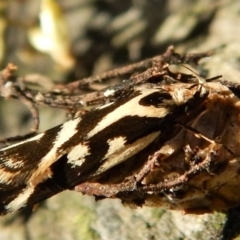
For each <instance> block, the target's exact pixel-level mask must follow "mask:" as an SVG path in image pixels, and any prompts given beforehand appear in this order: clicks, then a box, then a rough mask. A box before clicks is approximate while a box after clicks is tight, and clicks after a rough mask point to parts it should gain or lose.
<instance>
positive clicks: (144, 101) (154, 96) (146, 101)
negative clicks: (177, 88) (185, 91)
mask: <svg viewBox="0 0 240 240" xmlns="http://www.w3.org/2000/svg"><path fill="white" fill-rule="evenodd" d="M171 99H172V96H171V95H170V94H169V93H167V92H153V93H151V94H149V95H147V96H146V97H143V98H141V99H140V101H139V104H140V105H142V106H155V107H159V106H160V105H161V104H163V103H164V101H165V100H171Z"/></svg>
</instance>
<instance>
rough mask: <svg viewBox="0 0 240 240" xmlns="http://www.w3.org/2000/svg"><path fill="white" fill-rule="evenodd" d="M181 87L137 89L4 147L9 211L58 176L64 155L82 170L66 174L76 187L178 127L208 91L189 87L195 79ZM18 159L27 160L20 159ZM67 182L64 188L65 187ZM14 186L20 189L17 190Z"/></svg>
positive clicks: (2, 156)
mask: <svg viewBox="0 0 240 240" xmlns="http://www.w3.org/2000/svg"><path fill="white" fill-rule="evenodd" d="M176 87H177V86H176ZM176 87H173V86H171V85H169V86H168V87H167V88H166V89H163V88H154V89H142V90H141V91H139V90H136V91H135V93H134V94H132V95H131V96H129V97H128V98H122V99H120V100H118V101H116V102H115V103H113V104H107V105H106V106H103V107H100V108H99V109H96V110H94V111H92V112H89V113H87V114H85V115H83V116H82V118H77V119H73V120H70V121H68V122H66V123H64V124H62V125H60V126H57V127H55V128H53V129H50V130H48V131H46V132H45V133H42V134H40V135H37V136H35V137H33V138H30V139H28V140H25V141H24V142H20V143H18V144H15V145H13V146H9V147H7V148H5V149H1V150H0V161H1V162H0V169H1V172H0V174H1V175H0V179H1V189H2V191H3V192H5V193H7V192H8V191H9V192H11V194H12V195H11V196H9V197H8V198H7V200H6V198H5V199H1V205H3V206H5V211H6V212H7V211H13V210H17V209H19V208H21V207H24V206H26V205H27V204H28V199H30V198H31V196H32V195H34V196H35V195H37V194H38V192H35V191H38V190H39V188H38V185H39V184H41V183H43V182H45V181H47V179H50V178H52V179H53V180H54V176H55V175H56V174H57V173H55V172H54V170H53V169H52V168H51V166H52V165H53V164H54V163H55V162H57V161H58V159H60V158H61V157H62V156H64V155H66V156H67V157H66V160H65V163H64V164H63V166H62V167H63V168H64V167H65V166H66V167H67V166H69V167H67V168H66V169H67V170H66V171H71V169H74V171H75V172H74V173H76V172H78V174H70V173H69V172H67V175H66V176H64V177H65V178H66V181H67V182H68V188H73V187H74V186H75V185H76V184H80V183H82V182H84V181H86V180H89V179H91V177H94V176H96V175H99V174H103V173H104V172H105V171H106V170H109V169H110V168H112V167H113V166H116V165H118V164H120V163H122V162H124V161H126V160H127V159H129V158H130V157H132V156H133V155H135V154H137V153H138V152H140V151H142V150H143V149H144V148H146V147H147V146H148V145H149V144H151V143H152V142H153V141H155V139H157V138H161V134H162V132H164V131H165V128H172V127H174V125H175V124H176V121H177V119H178V118H180V117H181V116H182V115H184V114H186V107H188V108H192V107H194V104H196V105H197V104H201V102H203V101H204V100H205V98H206V97H207V94H206V91H205V92H204V91H202V89H200V90H199V89H197V88H193V89H191V90H189V89H188V87H191V85H189V84H188V85H184V86H181V87H180V85H179V88H178V87H177V88H176ZM189 110H190V109H189ZM98 149H99V150H98ZM18 161H20V162H21V164H19V165H17V162H18ZM15 166H18V169H17V171H16V169H15ZM9 174H10V175H9ZM65 185H66V184H65ZM65 185H64V187H62V189H61V188H59V189H58V191H61V190H64V188H65ZM14 189H18V191H16V193H14ZM19 189H22V191H19ZM36 189H38V190H36ZM58 191H57V192H58ZM57 192H54V191H53V192H52V193H50V195H48V196H47V197H50V196H52V195H54V194H56V193H57ZM39 194H41V193H40V192H39ZM42 198H43V197H41V196H39V198H37V199H41V200H42ZM37 199H36V200H35V201H36V202H31V204H35V203H37V201H38V200H37ZM3 212H4V211H3Z"/></svg>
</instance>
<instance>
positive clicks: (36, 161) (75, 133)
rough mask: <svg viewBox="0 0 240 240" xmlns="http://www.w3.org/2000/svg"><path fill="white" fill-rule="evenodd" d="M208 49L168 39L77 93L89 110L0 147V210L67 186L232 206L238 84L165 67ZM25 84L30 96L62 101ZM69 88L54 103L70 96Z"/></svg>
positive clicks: (150, 202) (147, 200) (148, 201)
mask: <svg viewBox="0 0 240 240" xmlns="http://www.w3.org/2000/svg"><path fill="white" fill-rule="evenodd" d="M207 55H208V54H195V55H194V54H193V55H179V54H176V53H175V52H174V51H173V49H172V48H171V49H169V50H168V51H167V52H166V53H165V54H163V55H161V56H160V57H156V58H153V59H152V63H153V66H147V67H146V70H145V71H142V72H140V73H138V74H134V75H133V76H132V77H131V78H129V80H125V81H124V82H122V83H120V84H119V85H116V86H113V87H109V88H107V89H103V90H101V91H100V92H97V93H92V94H90V95H85V96H84V95H83V96H80V97H79V98H78V99H77V100H76V96H75V100H74V101H75V105H79V107H87V108H88V109H89V108H90V109H93V110H92V111H90V112H87V113H82V114H81V116H80V117H77V118H74V119H72V120H69V121H67V122H65V123H64V124H62V125H60V126H57V127H55V128H52V129H49V130H47V131H46V132H44V133H40V134H38V135H35V136H33V137H30V138H26V139H24V140H23V141H20V142H17V143H14V144H11V145H9V146H7V147H4V148H2V149H1V150H0V213H1V214H5V213H7V212H11V211H16V210H18V209H20V208H23V207H26V206H33V205H34V204H37V203H38V202H40V201H42V200H44V199H47V198H49V197H51V196H53V195H55V194H57V193H59V192H61V191H64V190H68V189H70V190H76V191H80V192H82V193H84V194H89V195H94V196H95V197H96V198H97V199H102V198H119V199H121V200H122V202H123V203H124V204H127V205H129V206H134V207H135V206H160V207H165V208H169V209H179V210H185V211H186V212H193V213H196V212H207V211H212V210H219V211H220V210H226V209H228V208H230V207H233V206H236V205H238V204H239V202H240V201H239V200H240V194H238V193H237V191H236V190H237V186H238V183H239V179H238V169H239V160H238V157H239V151H240V150H239V149H240V148H239V139H240V138H239V135H238V128H239V127H238V126H239V124H240V122H239V121H240V120H239V114H240V109H239V105H240V100H239V98H238V87H237V86H235V85H234V84H232V83H229V82H224V81H222V80H221V78H220V77H216V78H213V79H209V80H204V79H200V78H199V77H197V76H195V75H191V74H189V75H188V74H184V73H181V72H177V73H175V72H172V71H170V69H169V64H182V63H191V62H197V61H198V60H199V59H200V58H201V57H203V56H207ZM140 65H141V64H140ZM112 75H114V74H109V76H112ZM115 75H116V74H115ZM120 75H121V74H120ZM3 82H4V84H5V85H4V86H6V82H8V81H7V80H5V81H3ZM76 85H77V84H75V86H76ZM80 85H81V84H79V86H80ZM66 89H67V91H69V89H71V87H69V86H68V87H66ZM25 91H26V92H27V91H29V92H28V96H31V97H32V99H31V100H32V102H33V104H36V103H38V104H39V103H43V104H47V103H49V105H51V106H56V105H58V107H59V105H60V104H59V103H58V100H59V97H58V98H54V97H53V96H54V95H51V93H49V94H48V95H46V94H45V95H44V94H42V95H41V97H39V93H34V91H30V90H29V89H25ZM70 92H71V91H70ZM30 93H31V94H30ZM70 94H71V93H69V96H68V97H67V98H66V97H65V99H64V98H62V99H61V104H63V103H64V104H65V105H66V106H73V105H74V101H73V99H71V96H70ZM36 96H37V97H36ZM65 96H66V95H65ZM51 97H52V98H51ZM60 97H61V96H60ZM47 98H48V100H46V99H47ZM49 99H51V101H49ZM64 101H65V102H64ZM71 101H72V102H71ZM59 102H60V101H59ZM75 107H76V106H75Z"/></svg>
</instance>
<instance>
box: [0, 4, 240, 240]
mask: <svg viewBox="0 0 240 240" xmlns="http://www.w3.org/2000/svg"><path fill="white" fill-rule="evenodd" d="M39 2H40V1H37V0H31V1H30V0H29V1H6V2H4V1H3V2H0V8H1V12H2V13H4V14H1V16H0V37H1V39H0V65H1V68H3V67H4V66H5V65H6V63H8V62H13V63H15V64H16V65H17V66H18V68H19V72H20V74H21V75H22V74H27V76H28V77H29V73H34V74H36V73H38V74H41V75H43V76H45V77H47V78H50V79H53V80H57V81H60V82H62V83H63V82H67V81H72V80H75V79H80V78H82V77H85V76H89V75H93V74H94V73H99V72H102V71H104V70H106V69H111V68H113V67H115V66H118V65H124V64H127V63H129V62H133V61H138V60H141V59H144V58H146V57H149V56H153V55H157V54H159V53H161V52H164V51H165V49H166V46H169V45H171V44H174V46H175V48H176V51H178V52H185V51H188V52H200V51H208V50H215V54H214V55H213V56H212V57H211V58H208V59H206V60H204V61H202V64H200V72H201V73H202V74H204V75H205V76H206V77H213V76H216V75H223V76H224V78H225V79H228V80H231V81H239V77H240V71H239V64H240V62H239V59H240V35H239V34H238V26H239V24H240V16H239V10H240V4H239V1H236V0H232V1H230V0H228V1H227V0H221V1H210V0H205V1H194V2H193V1H184V0H178V1H175V0H172V1H156V0H136V1H129V0H124V1H107V0H103V1H94V0H92V1H89V0H81V1H79V0H71V1H64V0H61V1H60V0H59V1H57V2H58V6H60V9H59V10H61V12H60V13H62V16H61V15H59V14H60V13H59V12H58V14H57V16H58V18H57V20H55V21H62V20H64V23H66V24H67V30H68V34H67V37H68V39H67V37H66V36H65V35H64V34H63V36H55V35H54V36H52V38H55V44H54V45H55V46H56V48H55V50H54V51H52V52H48V53H47V54H46V53H40V52H38V51H36V50H35V49H34V47H33V45H32V44H31V41H30V40H29V39H30V37H31V36H32V34H33V30H34V29H33V27H34V24H35V22H36V20H37V17H38V13H39V9H40V7H39ZM52 9H54V11H55V12H56V11H57V9H56V8H55V7H52ZM57 46H59V48H57ZM58 60H61V61H58ZM72 62H74V65H72V67H71V68H70V67H69V66H71V63H72ZM66 69H67V70H66ZM30 77H31V78H32V76H30ZM0 116H1V118H0V136H1V138H3V137H6V136H14V135H16V134H23V133H27V132H28V131H29V129H30V128H31V126H32V121H31V115H30V114H29V112H28V111H27V110H26V108H25V107H24V106H22V105H21V104H20V103H18V102H16V101H14V100H11V101H8V102H3V101H1V102H0ZM65 119H66V118H65V113H64V112H62V111H60V110H53V109H48V108H43V109H42V111H41V119H40V123H41V130H45V129H48V128H50V127H52V126H55V125H57V124H59V123H61V122H63V121H64V120H65ZM239 213H240V210H239V209H232V210H230V211H228V212H227V213H214V214H205V215H183V214H182V213H181V212H175V211H166V210H164V209H158V208H142V209H129V208H126V207H123V206H122V205H121V203H120V202H119V201H117V200H103V201H100V202H95V201H94V199H93V198H91V197H87V196H81V195H80V194H79V193H75V192H64V193H62V194H59V195H57V196H55V197H53V198H51V199H50V200H48V201H46V202H44V203H43V204H41V205H40V206H39V207H38V208H37V210H36V211H35V212H34V213H32V212H31V210H28V211H24V212H19V213H17V214H16V213H15V214H12V215H8V216H6V217H2V218H1V219H0V239H18V240H19V239H33V240H34V239H60V240H61V239H64V240H65V239H69V240H72V239H104V240H108V239H173V240H175V239H193V240H194V239H226V240H228V239H238V238H239V234H240V224H239V216H240V214H239Z"/></svg>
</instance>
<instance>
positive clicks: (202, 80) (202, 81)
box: [181, 64, 206, 85]
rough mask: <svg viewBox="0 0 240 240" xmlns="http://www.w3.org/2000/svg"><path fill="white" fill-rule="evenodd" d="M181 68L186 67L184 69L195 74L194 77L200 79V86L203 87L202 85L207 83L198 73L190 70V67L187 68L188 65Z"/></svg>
mask: <svg viewBox="0 0 240 240" xmlns="http://www.w3.org/2000/svg"><path fill="white" fill-rule="evenodd" d="M181 66H182V67H184V68H186V69H187V70H189V71H190V72H191V73H193V75H194V76H195V77H196V78H197V79H198V81H199V82H198V83H199V84H200V85H202V84H204V83H205V82H206V81H205V80H204V79H203V78H201V77H200V76H199V74H198V73H196V72H195V71H194V70H193V69H192V68H190V67H188V66H186V65H184V64H181Z"/></svg>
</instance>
